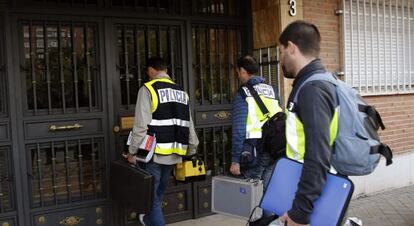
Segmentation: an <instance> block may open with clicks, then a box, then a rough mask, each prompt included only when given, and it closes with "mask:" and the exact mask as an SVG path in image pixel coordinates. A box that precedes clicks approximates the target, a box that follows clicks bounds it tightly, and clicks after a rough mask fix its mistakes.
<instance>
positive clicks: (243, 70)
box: [239, 67, 247, 74]
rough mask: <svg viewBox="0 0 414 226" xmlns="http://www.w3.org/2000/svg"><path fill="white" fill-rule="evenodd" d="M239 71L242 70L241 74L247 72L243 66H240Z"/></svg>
mask: <svg viewBox="0 0 414 226" xmlns="http://www.w3.org/2000/svg"><path fill="white" fill-rule="evenodd" d="M239 72H240V74H244V73H247V71H246V70H245V69H244V68H242V67H239Z"/></svg>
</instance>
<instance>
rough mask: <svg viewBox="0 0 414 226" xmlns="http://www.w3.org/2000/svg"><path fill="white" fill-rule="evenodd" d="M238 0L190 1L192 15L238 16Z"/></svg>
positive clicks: (239, 3)
mask: <svg viewBox="0 0 414 226" xmlns="http://www.w3.org/2000/svg"><path fill="white" fill-rule="evenodd" d="M239 1H240V0H197V1H191V2H192V4H193V13H194V14H207V15H216V16H236V15H240V14H241V12H240V10H241V8H240V5H241V4H245V3H244V2H243V3H241V2H239Z"/></svg>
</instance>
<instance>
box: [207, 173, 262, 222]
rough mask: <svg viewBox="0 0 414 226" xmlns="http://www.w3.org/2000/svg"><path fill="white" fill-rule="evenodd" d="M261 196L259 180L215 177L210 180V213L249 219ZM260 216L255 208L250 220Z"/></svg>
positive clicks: (259, 211) (260, 213) (259, 210)
mask: <svg viewBox="0 0 414 226" xmlns="http://www.w3.org/2000/svg"><path fill="white" fill-rule="evenodd" d="M262 195H263V182H262V181H261V180H255V181H254V180H248V179H239V178H233V177H227V176H215V177H213V179H212V196H211V197H212V200H211V203H212V205H211V209H212V210H211V211H212V212H215V213H220V214H225V215H229V216H233V217H238V218H242V219H246V220H247V219H249V217H250V214H251V212H252V211H253V209H254V208H255V207H256V206H258V205H259V204H260V200H261V199H262ZM261 216H262V210H261V209H260V208H256V210H255V212H254V214H253V215H252V218H251V219H252V220H254V219H258V218H260V217H261Z"/></svg>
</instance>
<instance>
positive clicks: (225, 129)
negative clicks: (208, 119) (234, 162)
mask: <svg viewBox="0 0 414 226" xmlns="http://www.w3.org/2000/svg"><path fill="white" fill-rule="evenodd" d="M197 136H198V137H199V138H200V144H199V148H198V153H199V154H201V156H202V157H203V160H204V163H205V165H206V170H207V174H208V175H223V174H227V173H228V169H229V168H230V164H231V151H230V150H231V126H220V127H210V128H200V129H197Z"/></svg>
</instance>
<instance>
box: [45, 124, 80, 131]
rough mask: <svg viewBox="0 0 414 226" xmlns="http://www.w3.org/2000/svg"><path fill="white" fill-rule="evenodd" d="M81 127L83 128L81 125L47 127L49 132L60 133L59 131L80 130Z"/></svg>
mask: <svg viewBox="0 0 414 226" xmlns="http://www.w3.org/2000/svg"><path fill="white" fill-rule="evenodd" d="M82 127H83V125H81V124H79V123H75V124H73V125H66V126H56V125H51V126H50V127H49V131H51V132H55V131H61V130H72V129H80V128H82Z"/></svg>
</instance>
